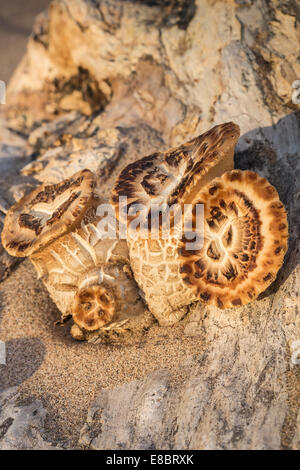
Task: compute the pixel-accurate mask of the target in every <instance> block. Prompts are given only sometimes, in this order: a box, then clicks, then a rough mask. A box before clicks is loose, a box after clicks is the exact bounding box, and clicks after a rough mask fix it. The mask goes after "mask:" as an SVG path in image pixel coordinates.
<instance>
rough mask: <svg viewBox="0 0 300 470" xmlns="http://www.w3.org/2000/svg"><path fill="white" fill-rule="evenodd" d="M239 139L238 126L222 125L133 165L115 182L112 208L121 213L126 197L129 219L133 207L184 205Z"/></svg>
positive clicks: (124, 208)
mask: <svg viewBox="0 0 300 470" xmlns="http://www.w3.org/2000/svg"><path fill="white" fill-rule="evenodd" d="M239 135H240V133H239V127H238V126H237V125H236V124H234V123H232V122H229V123H225V124H220V125H218V126H215V127H214V128H212V129H211V130H209V131H208V132H206V133H205V134H202V135H200V136H199V137H196V138H195V139H193V140H191V141H190V142H188V143H186V144H184V145H181V146H180V147H177V148H173V149H170V150H168V151H167V152H159V153H155V154H153V155H150V156H147V157H144V158H142V159H141V160H138V161H137V162H134V163H131V164H130V165H128V166H127V167H126V168H125V169H124V170H123V171H122V172H121V174H120V176H119V178H118V180H117V182H116V185H115V187H114V190H113V193H112V202H113V204H115V206H116V207H117V209H119V197H120V196H126V197H127V198H128V200H127V206H125V207H123V210H124V211H125V213H127V214H128V213H129V215H130V207H131V206H132V204H143V205H144V206H146V208H147V210H149V209H150V207H151V206H152V205H153V204H157V205H162V204H168V205H169V206H171V205H172V204H175V203H181V202H184V201H185V200H186V197H187V195H188V194H189V192H190V191H191V190H192V189H193V188H194V187H195V186H197V183H198V182H199V181H200V180H201V178H202V177H203V175H205V174H206V173H207V172H208V171H209V170H210V169H211V168H212V167H214V166H215V165H217V163H218V162H220V161H221V160H222V159H223V158H224V157H226V156H227V154H228V152H230V153H232V154H233V150H234V146H235V144H236V142H237V140H238V137H239ZM232 167H233V166H232ZM120 209H121V207H120ZM129 220H130V218H129Z"/></svg>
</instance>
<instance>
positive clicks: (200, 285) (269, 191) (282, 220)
mask: <svg viewBox="0 0 300 470" xmlns="http://www.w3.org/2000/svg"><path fill="white" fill-rule="evenodd" d="M195 204H204V244H203V247H202V248H201V250H198V251H194V252H191V251H188V250H187V249H186V248H187V246H186V241H187V240H183V241H182V246H181V248H180V249H179V253H180V262H181V269H180V271H181V273H182V276H183V280H184V281H185V283H186V284H187V285H189V286H190V287H191V289H193V291H194V293H196V295H197V297H198V298H199V299H200V300H201V301H203V302H206V303H208V304H213V305H215V306H217V307H219V308H229V307H237V306H240V305H244V304H247V303H248V302H251V301H252V300H254V299H255V298H256V297H257V296H258V295H259V294H260V293H261V292H263V291H264V290H265V289H266V288H267V287H268V286H269V284H271V283H272V282H273V281H274V280H275V278H276V275H277V272H278V270H279V268H280V267H281V265H282V263H283V259H284V255H285V253H286V251H287V240H288V223H287V216H286V212H285V209H284V206H283V204H282V203H281V202H280V200H279V197H278V193H277V191H276V189H275V188H274V187H273V186H271V185H270V184H269V183H268V181H267V180H266V179H265V178H262V177H260V176H258V175H257V174H256V173H254V172H252V171H240V170H234V171H231V172H228V173H225V174H224V175H223V176H222V177H220V178H215V179H214V180H213V181H212V182H211V183H210V184H208V185H206V186H205V187H204V188H203V190H202V191H201V192H200V193H199V195H198V200H197V201H196V202H195ZM193 223H194V226H195V222H193Z"/></svg>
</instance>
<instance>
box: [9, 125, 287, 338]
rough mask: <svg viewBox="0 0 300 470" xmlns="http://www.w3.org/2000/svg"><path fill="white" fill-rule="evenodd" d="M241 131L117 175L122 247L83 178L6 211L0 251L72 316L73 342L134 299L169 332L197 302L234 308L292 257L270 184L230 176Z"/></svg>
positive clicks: (227, 131) (111, 323) (130, 308)
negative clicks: (30, 268)
mask: <svg viewBox="0 0 300 470" xmlns="http://www.w3.org/2000/svg"><path fill="white" fill-rule="evenodd" d="M239 134H240V133H239V127H238V126H237V125H236V124H234V123H231V122H230V123H225V124H221V125H218V126H215V127H214V128H212V129H211V130H209V131H208V132H206V133H204V134H202V135H200V136H199V137H196V138H195V139H193V140H191V141H190V142H188V143H186V144H184V145H181V146H179V147H177V148H172V149H170V150H168V151H166V152H159V153H155V154H153V155H150V156H146V157H144V158H142V159H140V160H138V161H136V162H134V163H131V164H130V165H128V166H127V167H126V168H124V169H123V171H122V172H121V173H120V175H119V177H118V179H117V181H116V183H115V186H114V188H113V191H112V197H111V203H112V205H113V207H114V209H115V214H116V218H117V220H118V222H119V223H120V224H124V215H125V216H126V217H125V225H126V234H127V238H126V240H123V239H120V237H118V235H117V236H116V237H115V238H113V237H111V238H109V237H101V234H100V233H99V231H98V229H97V224H98V222H99V220H100V219H101V217H99V216H98V215H97V207H98V206H99V204H100V203H101V202H103V200H102V198H101V196H99V194H98V191H97V190H96V189H95V177H94V175H93V174H92V172H90V171H89V170H84V171H81V172H79V173H76V174H75V175H73V177H71V178H69V179H67V180H65V181H63V182H61V183H58V184H54V185H46V184H43V185H42V186H40V187H38V188H37V189H35V190H34V191H33V192H32V193H31V194H29V195H27V196H25V197H24V198H23V199H21V200H20V201H19V202H18V203H16V204H15V205H14V206H13V207H12V208H11V209H10V210H9V211H8V214H7V216H6V220H5V224H4V229H3V232H2V242H3V246H4V247H5V248H6V250H7V251H8V252H9V253H10V254H12V255H14V256H29V257H30V259H31V261H32V263H33V264H34V266H35V268H36V270H37V272H38V275H39V277H40V278H41V279H42V281H43V282H44V283H45V285H46V286H47V288H48V290H49V292H50V294H51V296H52V298H53V299H54V301H55V302H56V304H57V306H58V307H59V309H60V310H61V312H62V314H63V318H65V317H67V316H69V315H72V316H73V319H74V322H75V324H76V327H75V329H74V328H73V330H72V333H73V336H74V337H78V338H79V337H81V332H82V331H98V330H101V329H103V328H115V327H117V326H118V325H120V324H122V322H123V321H124V320H126V319H127V318H129V317H131V316H137V315H140V314H141V313H142V312H143V304H142V301H141V300H140V294H141V295H142V297H143V299H144V300H145V302H146V304H147V305H148V308H149V310H150V311H151V312H152V314H153V315H154V316H155V317H156V319H157V320H158V322H159V324H160V325H172V324H174V323H175V322H177V321H178V320H180V319H181V318H182V317H183V316H184V315H185V314H186V312H187V308H188V306H189V305H190V304H191V303H192V302H194V301H197V300H199V301H201V302H204V303H206V304H212V305H215V306H216V307H218V308H231V307H238V306H241V305H244V304H246V303H248V302H251V301H253V300H254V299H256V298H257V296H258V295H259V294H260V293H261V292H263V291H264V290H265V289H266V288H267V287H268V286H269V285H270V284H271V283H272V282H273V281H274V279H275V278H276V275H277V272H278V270H279V268H280V267H281V265H282V263H283V259H284V255H285V253H286V250H287V240H288V225H287V216H286V212H285V208H284V206H283V204H282V203H281V202H280V200H279V196H278V193H277V191H276V189H275V188H274V187H272V186H271V185H270V183H269V182H268V181H267V180H266V179H264V178H262V177H260V176H259V175H257V174H255V173H253V172H251V171H240V170H234V159H233V156H234V148H235V145H236V142H237V140H238V138H239ZM173 206H179V208H180V209H182V211H180V214H181V215H180V217H179V221H178V218H176V217H175V215H174V213H175V212H176V211H174V213H172V214H173V215H172V216H171V217H170V225H169V230H168V231H167V233H166V232H165V231H164V230H163V222H162V220H163V219H164V217H163V214H164V213H166V212H167V211H168V209H169V208H170V207H173ZM199 206H202V207H203V208H204V209H203V212H202V224H200V225H201V227H200V228H199V227H198V224H197V220H196V218H197V217H196V215H197V214H198V212H197V207H199ZM140 207H142V209H141V210H136V208H140ZM186 207H189V208H190V212H189V216H188V217H189V219H190V220H189V227H190V230H191V231H192V237H194V239H198V240H201V244H200V245H199V246H196V247H195V246H194V245H193V248H191V245H190V241H191V238H190V236H188V235H191V234H187V233H185V232H182V230H181V229H182V226H183V225H184V224H183V219H184V218H185V217H186V214H185V215H183V214H184V209H185V208H186ZM133 209H134V210H133ZM141 212H142V214H143V218H142V219H141V218H139V217H140V215H141ZM153 214H155V215H156V216H155V217H153ZM138 218H139V224H137V223H135V224H134V227H135V230H134V231H132V230H131V228H132V226H133V225H132V222H136V221H137V219H138ZM154 219H155V220H156V222H157V225H155V227H156V228H155V230H152V229H153V226H154ZM179 225H180V229H179ZM145 233H146V236H145ZM132 273H133V276H132ZM76 328H77V329H76Z"/></svg>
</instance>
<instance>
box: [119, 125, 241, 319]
mask: <svg viewBox="0 0 300 470" xmlns="http://www.w3.org/2000/svg"><path fill="white" fill-rule="evenodd" d="M239 135H240V132H239V127H238V126H237V125H236V124H234V123H232V122H229V123H225V124H220V125H218V126H215V127H214V128H212V129H211V130H209V131H208V132H205V133H204V134H202V135H200V136H198V137H196V138H195V139H193V140H191V141H190V142H188V143H186V144H184V145H181V146H179V147H177V148H172V149H170V150H168V151H166V152H160V153H155V154H153V155H150V156H147V157H144V158H142V159H141V160H139V161H137V162H134V163H132V164H130V165H128V166H127V167H126V168H125V169H124V170H123V171H122V172H121V174H120V176H119V178H118V180H117V182H116V184H115V187H114V189H113V193H112V202H113V204H114V205H115V207H116V212H117V217H118V219H119V220H120V221H121V222H122V221H123V218H122V214H123V213H124V212H125V214H126V215H127V221H128V228H130V223H131V222H132V220H133V219H134V216H132V215H131V209H132V208H133V207H134V204H136V205H139V204H143V206H145V208H146V213H145V214H144V217H145V220H146V226H145V227H144V228H145V229H146V236H144V235H145V233H144V234H143V236H142V235H141V234H140V233H139V231H137V236H135V235H136V234H133V233H131V231H130V230H128V233H127V242H128V246H129V253H130V263H131V268H132V270H133V273H134V276H135V279H136V281H137V283H138V285H139V287H140V288H141V290H142V291H143V293H144V296H145V300H146V302H147V304H148V307H149V309H150V311H151V312H152V313H153V315H154V316H155V317H156V318H157V320H158V321H159V323H160V324H161V325H171V324H173V323H175V322H177V321H178V320H180V318H182V317H183V316H184V315H185V314H186V312H187V305H189V304H190V303H191V302H193V301H194V300H196V299H197V294H196V293H195V292H194V291H193V290H191V289H190V287H189V286H188V285H187V283H186V282H184V281H183V277H182V275H181V273H180V268H181V262H180V256H179V252H178V248H179V242H180V238H178V236H177V234H176V226H175V227H174V226H172V225H171V230H170V232H169V235H168V236H167V237H166V236H164V237H161V236H160V235H161V234H159V237H158V238H156V239H155V238H154V237H152V235H151V234H150V228H152V227H151V224H152V222H153V219H151V211H152V209H153V207H156V206H161V207H162V208H166V207H171V206H172V205H173V204H179V205H180V206H182V205H183V204H188V203H192V202H193V201H194V199H195V198H196V197H197V194H198V193H199V191H200V190H201V189H202V188H203V186H205V185H206V184H208V183H209V182H210V181H211V180H213V179H214V178H215V177H218V176H221V175H222V174H223V173H224V172H226V171H228V170H232V169H233V167H234V162H233V155H234V148H235V144H236V142H237V140H238V138H239ZM124 196H126V198H127V205H124V204H123V200H122V199H120V198H121V197H124ZM125 203H126V200H125ZM152 215H153V213H152ZM148 221H149V222H150V223H148ZM147 234H148V236H147Z"/></svg>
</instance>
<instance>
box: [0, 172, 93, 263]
mask: <svg viewBox="0 0 300 470" xmlns="http://www.w3.org/2000/svg"><path fill="white" fill-rule="evenodd" d="M94 186H95V181H94V175H93V173H92V172H91V171H89V170H82V171H80V172H78V173H75V174H74V175H73V176H72V177H71V178H68V179H66V180H64V181H62V182H61V183H58V184H52V185H47V184H43V185H41V186H39V187H38V188H36V189H35V190H34V191H32V192H31V193H30V194H28V195H27V196H24V197H23V198H22V199H21V200H20V201H18V202H17V203H16V204H15V205H14V206H12V207H11V208H10V209H9V211H8V213H7V215H6V218H5V223H4V229H3V232H2V243H3V246H4V247H5V249H6V250H7V251H8V252H9V253H10V254H11V255H13V256H21V257H23V256H28V255H31V254H32V253H34V252H36V251H37V250H39V249H40V248H42V247H44V246H46V245H47V244H48V243H49V242H52V241H53V240H55V239H56V238H58V237H59V236H61V235H63V234H65V233H66V232H68V231H69V230H71V229H72V228H73V226H74V225H75V223H77V222H78V221H80V220H81V219H82V217H83V216H84V214H85V213H86V211H87V209H88V208H89V207H90V204H91V201H92V197H93V190H94Z"/></svg>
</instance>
